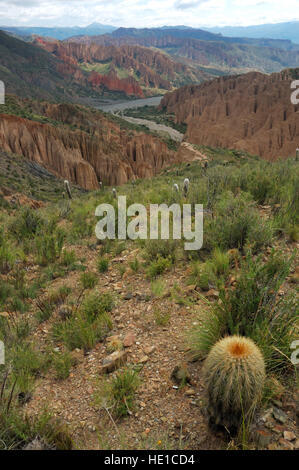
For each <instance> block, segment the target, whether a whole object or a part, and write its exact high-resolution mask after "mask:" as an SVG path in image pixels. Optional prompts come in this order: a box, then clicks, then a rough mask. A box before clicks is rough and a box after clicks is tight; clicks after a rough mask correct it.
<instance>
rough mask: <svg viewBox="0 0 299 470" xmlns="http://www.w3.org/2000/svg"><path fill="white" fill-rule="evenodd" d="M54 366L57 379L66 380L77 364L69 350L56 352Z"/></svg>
mask: <svg viewBox="0 0 299 470" xmlns="http://www.w3.org/2000/svg"><path fill="white" fill-rule="evenodd" d="M52 364H53V367H54V369H55V375H56V379H58V380H65V379H67V378H68V377H69V375H70V370H71V368H72V366H73V365H74V364H75V361H74V359H73V358H72V356H71V354H70V353H69V352H64V353H55V354H54V355H53V360H52Z"/></svg>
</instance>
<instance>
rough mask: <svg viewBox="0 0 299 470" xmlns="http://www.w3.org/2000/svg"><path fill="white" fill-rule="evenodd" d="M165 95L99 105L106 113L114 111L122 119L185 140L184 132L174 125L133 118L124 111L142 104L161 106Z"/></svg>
mask: <svg viewBox="0 0 299 470" xmlns="http://www.w3.org/2000/svg"><path fill="white" fill-rule="evenodd" d="M162 98H163V96H154V97H152V98H142V99H138V100H132V101H120V102H118V103H115V102H114V103H108V104H102V105H100V106H99V109H101V110H102V111H105V112H106V113H112V114H115V115H117V116H119V117H121V118H122V119H124V120H126V121H128V122H130V123H132V124H139V125H143V126H146V127H147V128H148V129H150V130H151V131H156V132H164V133H166V134H168V135H169V136H170V138H171V139H172V140H175V141H176V142H181V141H182V140H183V137H184V134H181V133H180V132H178V131H177V130H176V129H173V128H172V127H169V126H165V125H164V124H157V123H156V122H154V121H149V120H147V119H140V118H133V117H129V116H125V115H124V114H123V111H124V110H125V109H133V108H135V109H136V108H140V107H142V106H146V105H147V106H159V104H160V103H161V100H162Z"/></svg>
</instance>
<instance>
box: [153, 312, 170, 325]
mask: <svg viewBox="0 0 299 470" xmlns="http://www.w3.org/2000/svg"><path fill="white" fill-rule="evenodd" d="M154 318H155V322H156V325H159V326H166V325H168V323H169V321H170V313H169V312H162V311H161V310H157V309H155V310H154Z"/></svg>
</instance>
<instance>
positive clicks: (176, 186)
mask: <svg viewBox="0 0 299 470" xmlns="http://www.w3.org/2000/svg"><path fill="white" fill-rule="evenodd" d="M173 189H174V190H175V192H176V193H178V192H179V186H178V185H177V184H176V183H174V185H173Z"/></svg>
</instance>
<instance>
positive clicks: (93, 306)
mask: <svg viewBox="0 0 299 470" xmlns="http://www.w3.org/2000/svg"><path fill="white" fill-rule="evenodd" d="M113 306H114V301H113V298H112V296H111V294H109V293H103V294H98V293H97V294H90V295H89V296H88V297H86V298H85V299H84V301H83V303H82V306H81V311H82V312H83V313H84V315H86V317H87V318H89V319H90V320H91V321H92V320H94V319H96V318H97V317H98V316H100V315H102V314H103V313H105V312H111V311H112V309H113Z"/></svg>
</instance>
